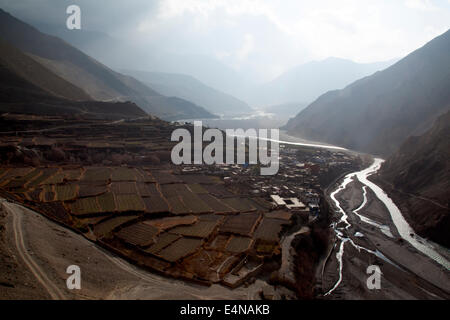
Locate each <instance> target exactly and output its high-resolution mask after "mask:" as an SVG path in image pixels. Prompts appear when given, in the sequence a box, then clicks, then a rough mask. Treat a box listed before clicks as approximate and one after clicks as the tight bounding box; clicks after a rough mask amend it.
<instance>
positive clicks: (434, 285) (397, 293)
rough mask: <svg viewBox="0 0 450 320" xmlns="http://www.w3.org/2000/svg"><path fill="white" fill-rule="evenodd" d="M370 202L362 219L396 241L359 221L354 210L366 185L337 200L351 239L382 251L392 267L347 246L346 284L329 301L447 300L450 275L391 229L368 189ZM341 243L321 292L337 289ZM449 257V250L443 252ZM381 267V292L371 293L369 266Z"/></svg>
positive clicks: (353, 187) (349, 189) (354, 185)
mask: <svg viewBox="0 0 450 320" xmlns="http://www.w3.org/2000/svg"><path fill="white" fill-rule="evenodd" d="M367 192H368V193H367V195H368V202H367V204H366V206H365V207H364V208H363V209H362V210H361V211H359V213H360V214H362V215H364V216H366V217H369V218H371V219H372V220H375V221H376V222H381V223H383V224H386V225H388V226H389V227H390V230H391V232H392V234H393V238H390V237H389V236H387V235H385V234H383V233H382V232H381V231H380V230H379V229H378V228H376V227H374V226H371V225H369V224H367V223H365V222H363V221H361V220H360V219H359V217H357V216H356V215H355V214H353V213H352V212H351V211H352V210H354V209H356V208H357V207H359V205H360V204H361V203H362V199H363V196H362V185H361V183H359V182H358V181H357V182H352V183H350V184H349V185H348V186H347V188H346V189H345V190H344V191H342V192H341V193H339V194H338V195H337V199H338V200H339V201H340V202H341V204H342V205H343V208H344V209H345V211H346V212H347V213H348V215H349V219H348V220H349V222H350V224H351V225H352V226H351V227H350V228H349V229H348V230H347V232H346V233H347V236H349V237H350V239H351V240H352V241H353V242H354V243H355V244H357V245H359V246H362V247H364V248H367V249H370V250H372V251H377V250H378V251H379V252H381V253H382V254H383V255H384V256H385V257H387V258H388V259H389V260H390V261H391V262H393V263H394V264H391V263H389V262H386V261H385V260H383V259H382V258H380V257H377V256H375V255H373V254H371V253H368V252H366V251H364V250H359V251H358V250H357V249H356V248H355V247H354V246H352V244H351V243H350V242H349V241H348V242H346V243H345V244H344V250H345V252H344V258H343V261H344V263H343V280H342V283H341V284H340V285H339V286H338V288H337V289H336V290H335V291H333V293H331V294H330V295H328V296H326V298H330V299H449V298H450V273H449V271H448V270H446V269H445V268H444V267H442V266H441V265H439V264H437V263H436V262H434V261H433V260H431V259H429V258H428V257H426V256H424V255H423V254H421V253H420V252H418V251H417V250H416V249H415V248H413V247H412V246H411V245H410V244H409V243H407V242H405V241H399V240H398V239H399V235H398V233H397V230H396V228H395V226H394V225H393V223H392V221H391V218H390V215H389V212H388V211H387V209H386V207H385V206H384V205H383V203H381V201H380V200H378V199H377V198H376V197H375V195H374V194H373V193H372V192H371V191H370V189H367ZM356 232H360V233H362V234H363V235H364V237H355V236H354V235H355V233H356ZM339 245H340V241H337V247H336V248H335V249H334V250H333V252H332V254H331V255H330V258H329V259H328V260H327V263H326V265H325V268H324V274H323V278H322V282H321V285H322V289H323V292H327V291H328V290H329V289H331V288H332V287H333V285H334V284H335V283H336V281H337V280H338V277H339V272H338V269H339V264H338V261H337V259H336V252H337V251H338V249H339ZM441 254H442V255H448V250H444V251H442V252H441ZM374 264H375V265H378V266H380V269H381V272H382V277H381V289H380V290H369V289H368V288H367V285H366V281H367V278H368V275H367V273H366V270H367V267H368V266H369V265H374Z"/></svg>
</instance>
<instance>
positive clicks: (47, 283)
mask: <svg viewBox="0 0 450 320" xmlns="http://www.w3.org/2000/svg"><path fill="white" fill-rule="evenodd" d="M2 204H3V206H4V208H6V210H7V211H8V212H9V213H10V214H11V215H12V218H13V231H14V241H15V244H16V248H17V252H18V253H19V256H20V258H21V259H22V260H23V262H24V263H25V264H26V266H27V267H28V268H29V269H30V271H31V273H33V275H34V276H35V277H36V280H37V281H39V283H41V284H42V286H43V287H44V289H45V290H46V291H47V292H48V294H49V295H50V297H51V298H52V299H53V300H65V295H64V294H63V293H62V292H61V290H60V289H59V288H58V287H57V286H56V285H55V284H54V283H53V282H52V281H51V280H50V279H49V278H48V277H47V275H46V274H45V272H44V271H43V270H42V268H41V267H40V266H39V265H38V263H37V262H36V261H35V260H34V259H33V257H32V256H31V255H30V254H29V253H28V250H29V249H27V248H26V245H25V240H24V237H23V233H22V214H23V211H22V210H21V209H20V207H19V208H13V207H12V206H13V205H12V204H10V203H8V202H7V201H5V200H2Z"/></svg>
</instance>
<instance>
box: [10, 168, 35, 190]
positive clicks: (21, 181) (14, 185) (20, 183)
mask: <svg viewBox="0 0 450 320" xmlns="http://www.w3.org/2000/svg"><path fill="white" fill-rule="evenodd" d="M40 174H41V171H40V170H37V169H34V170H31V171H30V172H29V173H27V174H26V175H24V176H22V177H16V178H14V179H11V180H9V182H8V183H7V184H6V185H4V188H5V189H9V190H14V189H23V188H24V187H25V185H26V184H27V183H28V182H29V181H31V180H33V179H35V178H36V177H37V176H39V175H40Z"/></svg>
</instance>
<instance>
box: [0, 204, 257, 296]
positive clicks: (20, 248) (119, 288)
mask: <svg viewBox="0 0 450 320" xmlns="http://www.w3.org/2000/svg"><path fill="white" fill-rule="evenodd" d="M2 205H3V208H4V209H5V211H6V212H7V216H6V218H5V226H4V227H5V232H6V235H5V239H9V240H10V241H11V243H10V248H13V249H15V250H14V252H13V254H12V255H13V256H16V257H17V264H18V265H19V266H21V267H23V266H25V267H26V269H28V270H30V271H31V273H32V275H33V276H34V278H35V281H36V282H37V283H38V285H36V286H34V287H33V289H31V288H28V291H29V290H36V291H42V288H44V289H45V292H47V293H48V295H49V297H50V298H52V299H236V300H242V299H245V300H247V299H259V291H260V290H261V288H262V287H263V286H264V285H265V282H263V281H260V280H257V281H256V282H255V283H254V284H252V285H251V286H249V287H247V288H245V287H240V288H236V289H233V290H231V289H229V288H227V287H224V286H221V285H217V284H216V285H212V286H210V287H205V286H202V285H197V284H193V283H187V282H185V281H181V280H175V279H170V278H165V277H162V276H159V275H156V274H153V273H150V272H147V271H146V270H143V269H140V268H138V267H136V266H134V265H132V264H130V263H128V262H127V261H125V260H123V259H121V258H120V257H117V256H115V255H113V254H111V253H109V252H108V251H106V250H104V249H102V248H100V247H99V246H97V245H95V244H94V243H92V242H90V241H89V240H87V239H85V238H84V237H82V236H81V235H79V234H77V233H75V232H72V231H70V230H68V229H66V228H64V227H62V226H60V225H58V224H56V223H54V222H52V221H50V220H48V219H46V218H45V217H43V216H41V215H39V214H37V213H36V212H33V211H31V210H29V209H27V208H24V207H22V206H20V205H18V204H14V203H9V202H6V201H4V200H2ZM69 265H77V266H79V267H80V269H81V289H80V290H76V289H74V290H69V289H68V288H67V286H66V279H67V278H68V276H69V275H68V274H66V269H67V267H68V266H69ZM21 274H25V272H21ZM19 281H21V279H18V280H16V282H19ZM11 285H12V286H14V283H11ZM0 289H1V287H0ZM9 290H14V289H13V288H10V289H9ZM0 294H1V290H0ZM15 297H17V295H16V296H15ZM34 297H38V298H42V294H40V295H37V294H36V295H35V296H33V295H31V298H34ZM18 298H20V296H19V297H18Z"/></svg>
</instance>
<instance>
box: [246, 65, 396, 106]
mask: <svg viewBox="0 0 450 320" xmlns="http://www.w3.org/2000/svg"><path fill="white" fill-rule="evenodd" d="M392 63H393V61H387V62H377V63H356V62H353V61H350V60H345V59H339V58H328V59H325V60H323V61H313V62H309V63H305V64H303V65H300V66H297V67H295V68H292V69H290V70H288V71H286V72H285V73H283V74H282V75H280V76H279V77H277V78H276V79H274V80H272V81H271V82H268V83H266V84H264V85H262V86H260V87H258V88H257V89H256V90H255V91H254V92H253V93H252V96H251V98H249V101H250V102H251V103H252V104H254V105H258V106H269V105H278V104H285V103H292V102H307V103H311V102H313V101H314V100H316V99H317V98H318V97H319V96H320V95H321V94H323V93H325V92H327V91H329V90H336V89H342V88H344V87H345V86H347V85H349V84H350V83H352V82H353V81H356V80H358V79H361V78H362V77H365V76H368V75H371V74H373V73H374V72H376V71H379V70H383V69H385V68H387V67H388V66H390V65H391V64H392ZM299 111H300V109H299V110H297V112H296V113H298V112H299Z"/></svg>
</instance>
